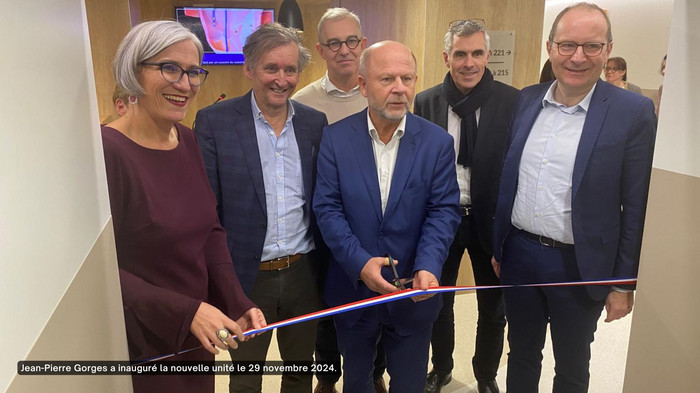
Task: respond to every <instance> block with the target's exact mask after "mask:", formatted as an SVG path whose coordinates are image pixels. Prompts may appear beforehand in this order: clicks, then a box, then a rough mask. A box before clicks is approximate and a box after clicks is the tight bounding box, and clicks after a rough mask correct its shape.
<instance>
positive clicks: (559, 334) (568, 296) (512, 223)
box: [492, 3, 656, 393]
mask: <svg viewBox="0 0 700 393" xmlns="http://www.w3.org/2000/svg"><path fill="white" fill-rule="evenodd" d="M612 49H613V40H612V31H611V27H610V20H609V19H608V16H607V14H606V13H605V11H604V10H602V9H601V8H600V7H598V6H597V5H595V4H592V3H577V4H575V5H572V6H569V7H567V8H565V9H564V10H563V11H562V12H561V13H559V15H558V16H557V17H556V19H555V20H554V23H553V24H552V29H551V30H550V33H549V39H548V40H547V52H548V53H549V59H550V60H551V61H552V70H554V74H555V75H556V77H557V79H556V81H554V82H553V83H545V84H539V85H535V86H530V87H527V88H525V89H523V90H522V91H521V93H520V95H519V96H518V102H517V103H516V113H515V116H514V118H513V122H512V128H511V144H510V149H509V150H508V153H507V154H506V158H505V162H504V165H503V170H502V172H501V182H500V187H499V191H498V204H497V206H496V217H495V222H494V259H493V260H492V263H493V267H494V271H495V272H496V273H497V274H500V278H501V283H502V284H504V285H519V284H538V283H562V282H563V283H568V282H576V281H589V280H606V279H614V278H630V277H637V270H638V268H639V254H640V250H641V243H642V231H643V229H644V216H645V212H646V205H647V194H648V192H649V179H650V177H651V163H652V159H653V156H654V140H655V136H656V117H655V116H654V105H653V104H652V102H651V100H650V99H648V98H646V97H644V96H642V95H639V94H633V93H630V92H629V91H626V90H623V89H619V88H616V87H614V86H611V85H610V84H608V83H603V82H602V81H601V80H600V74H601V72H602V71H603V67H604V66H605V65H606V64H607V58H608V56H609V55H610V52H611V51H612ZM633 289H634V286H628V285H625V286H609V285H589V286H557V287H535V286H533V287H518V288H506V289H504V290H503V296H504V299H505V303H506V317H507V319H508V343H509V346H510V352H509V353H508V370H507V379H506V385H507V386H506V391H507V392H508V393H533V392H537V391H538V385H539V379H540V373H541V370H542V348H543V347H544V343H545V338H546V332H547V325H549V328H550V332H551V337H552V347H553V348H554V361H555V367H554V368H555V376H554V384H553V392H554V393H585V392H587V391H588V383H589V377H590V375H589V371H588V369H589V363H590V357H591V349H590V346H591V342H593V339H594V333H595V331H596V328H597V325H598V319H599V318H600V315H601V313H602V311H603V307H605V309H606V311H607V315H606V319H605V321H606V322H611V321H614V320H616V319H620V318H622V317H624V316H625V315H627V314H629V313H630V312H631V310H632V305H633V304H634V292H633Z"/></svg>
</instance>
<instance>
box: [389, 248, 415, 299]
mask: <svg viewBox="0 0 700 393" xmlns="http://www.w3.org/2000/svg"><path fill="white" fill-rule="evenodd" d="M386 257H387V259H389V266H390V267H391V272H392V273H393V274H394V280H393V281H392V282H391V283H392V284H394V286H395V287H396V288H399V289H400V290H402V291H403V290H405V289H406V284H410V283H412V282H413V279H412V278H405V279H402V278H399V273H398V272H397V271H396V266H394V258H392V257H391V255H389V254H386Z"/></svg>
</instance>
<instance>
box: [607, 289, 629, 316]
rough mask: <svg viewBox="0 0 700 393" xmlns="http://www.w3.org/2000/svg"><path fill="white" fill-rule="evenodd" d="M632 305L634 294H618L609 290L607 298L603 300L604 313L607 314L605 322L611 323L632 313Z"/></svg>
mask: <svg viewBox="0 0 700 393" xmlns="http://www.w3.org/2000/svg"><path fill="white" fill-rule="evenodd" d="M633 305H634V292H620V291H616V290H614V289H611V290H610V293H609V294H608V298H607V299H605V311H607V313H608V314H607V316H606V318H605V322H612V321H614V320H616V319H620V318H622V317H624V316H625V315H627V314H629V313H630V312H632V306H633Z"/></svg>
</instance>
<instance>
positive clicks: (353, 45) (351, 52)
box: [292, 8, 386, 393]
mask: <svg viewBox="0 0 700 393" xmlns="http://www.w3.org/2000/svg"><path fill="white" fill-rule="evenodd" d="M366 43H367V38H365V37H364V36H363V34H362V26H361V24H360V18H359V17H358V16H357V15H356V14H355V13H353V12H350V11H348V10H347V9H345V8H329V9H327V10H326V12H325V13H324V14H323V16H321V20H320V21H319V22H318V43H316V51H318V53H319V55H321V58H323V60H324V61H325V62H326V69H327V72H326V75H324V76H323V77H322V78H321V79H318V80H317V81H315V82H313V83H311V84H309V85H307V86H306V87H304V88H302V89H301V90H299V91H297V92H296V93H294V95H293V96H292V99H293V100H295V101H298V102H301V103H302V104H305V105H308V106H310V107H312V108H314V109H316V110H319V111H321V112H323V113H325V114H326V117H328V122H329V123H330V124H333V123H335V122H336V121H338V120H340V119H343V118H345V117H348V116H350V115H352V114H355V113H357V112H359V111H361V110H363V109H365V108H367V98H365V97H364V96H363V95H362V94H361V93H360V87H359V80H358V76H359V68H360V55H362V51H363V50H365V44H366ZM321 274H322V276H321V279H322V280H325V269H323V270H322V271H321ZM316 361H317V362H336V363H338V364H339V363H340V351H339V350H338V339H337V336H336V332H335V325H334V324H333V318H332V317H327V318H323V319H321V320H320V321H319V322H318V332H317V336H316ZM385 369H386V356H385V355H384V347H383V345H382V342H381V341H380V342H379V343H378V344H377V359H376V361H375V367H374V387H375V393H385V392H386V386H385V384H384V377H383V376H384V370H385ZM340 376H341V372H340V370H337V372H334V373H329V374H318V375H317V376H316V378H318V385H316V388H315V389H314V393H326V392H328V393H334V392H336V390H335V384H336V383H337V382H338V380H339V379H340Z"/></svg>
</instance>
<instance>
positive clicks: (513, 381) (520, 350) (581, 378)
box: [501, 228, 605, 393]
mask: <svg viewBox="0 0 700 393" xmlns="http://www.w3.org/2000/svg"><path fill="white" fill-rule="evenodd" d="M578 280H580V274H579V272H578V267H577V265H576V256H575V254H574V248H573V247H571V248H550V247H547V246H543V245H541V244H539V242H537V241H536V240H532V239H529V238H526V237H525V236H523V235H522V234H521V231H519V230H517V229H515V228H513V229H512V230H511V234H510V235H509V236H508V238H507V239H506V242H505V244H504V249H503V261H502V263H501V281H502V282H503V284H527V283H545V282H566V281H578ZM503 292H504V297H505V302H506V314H507V317H508V326H509V328H508V343H509V345H510V353H509V354H508V376H507V381H506V384H507V387H506V390H507V391H508V393H536V392H537V391H538V385H539V380H540V373H541V370H542V348H543V347H544V341H545V337H546V330H547V323H549V324H550V326H549V328H550V331H551V335H552V347H553V350H554V361H555V367H554V369H555V377H554V388H553V390H552V391H553V392H554V393H585V392H587V391H588V380H589V372H588V366H589V361H590V358H591V349H590V348H591V343H592V342H593V335H594V333H595V330H596V328H597V323H598V318H600V314H601V312H602V310H603V305H604V304H605V300H604V299H603V300H600V301H596V300H593V299H591V298H590V296H589V295H588V292H587V291H586V288H585V287H583V286H576V287H528V288H509V289H504V290H503Z"/></svg>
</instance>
